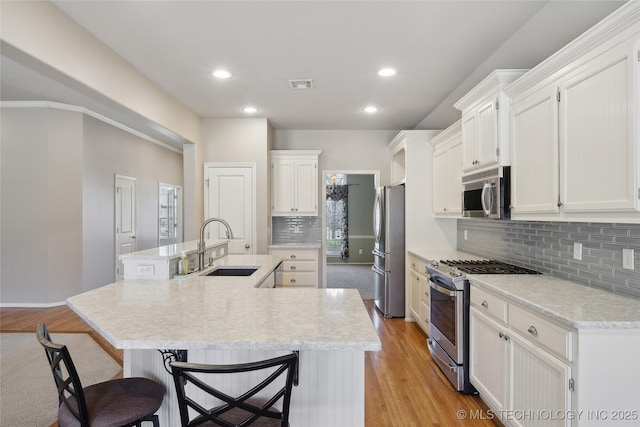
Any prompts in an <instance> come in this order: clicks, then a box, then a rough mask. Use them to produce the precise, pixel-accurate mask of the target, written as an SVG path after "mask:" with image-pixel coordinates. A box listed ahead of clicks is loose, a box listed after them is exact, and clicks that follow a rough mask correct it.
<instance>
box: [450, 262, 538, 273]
mask: <svg viewBox="0 0 640 427" xmlns="http://www.w3.org/2000/svg"><path fill="white" fill-rule="evenodd" d="M440 263H441V264H444V265H447V266H449V267H451V268H457V269H458V270H460V271H461V272H463V273H469V274H540V273H539V272H537V271H535V270H531V269H528V268H524V267H519V266H516V265H511V264H507V263H504V262H502V261H496V260H442V261H440Z"/></svg>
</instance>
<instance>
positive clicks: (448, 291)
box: [429, 280, 456, 297]
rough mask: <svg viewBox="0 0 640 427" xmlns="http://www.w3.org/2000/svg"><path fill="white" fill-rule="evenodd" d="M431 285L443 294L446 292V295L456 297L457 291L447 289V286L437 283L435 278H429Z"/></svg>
mask: <svg viewBox="0 0 640 427" xmlns="http://www.w3.org/2000/svg"><path fill="white" fill-rule="evenodd" d="M429 286H431V289H435V290H436V291H438V292H440V293H441V294H444V295H446V296H448V297H455V296H456V291H452V290H451V289H447V288H445V287H443V286H440V285H436V284H435V283H434V281H433V280H429Z"/></svg>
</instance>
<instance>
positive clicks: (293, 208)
mask: <svg viewBox="0 0 640 427" xmlns="http://www.w3.org/2000/svg"><path fill="white" fill-rule="evenodd" d="M319 155H320V151H318V150H272V151H271V214H272V215H274V216H318V156H319Z"/></svg>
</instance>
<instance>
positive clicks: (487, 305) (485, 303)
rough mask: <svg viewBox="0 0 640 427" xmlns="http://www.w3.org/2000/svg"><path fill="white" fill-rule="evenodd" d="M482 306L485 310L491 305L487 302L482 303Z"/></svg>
mask: <svg viewBox="0 0 640 427" xmlns="http://www.w3.org/2000/svg"><path fill="white" fill-rule="evenodd" d="M481 305H482V306H483V307H484V308H489V303H488V302H487V301H486V300H484V301H482V304H481Z"/></svg>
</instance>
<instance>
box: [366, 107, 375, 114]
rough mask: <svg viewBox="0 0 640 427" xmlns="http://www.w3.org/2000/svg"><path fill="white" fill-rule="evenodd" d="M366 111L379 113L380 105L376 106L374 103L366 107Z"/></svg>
mask: <svg viewBox="0 0 640 427" xmlns="http://www.w3.org/2000/svg"><path fill="white" fill-rule="evenodd" d="M364 112H365V113H369V114H373V113H377V112H378V107H374V106H373V105H369V106H367V107H364Z"/></svg>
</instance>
